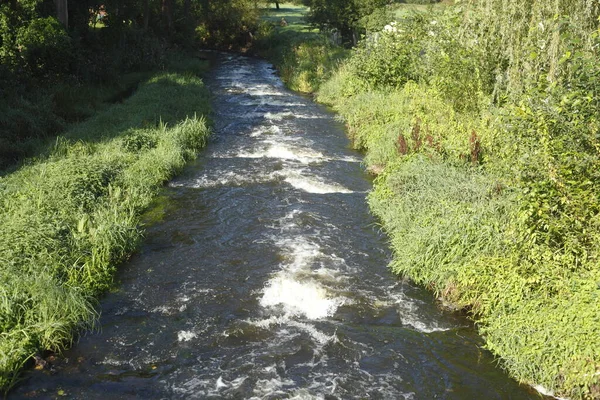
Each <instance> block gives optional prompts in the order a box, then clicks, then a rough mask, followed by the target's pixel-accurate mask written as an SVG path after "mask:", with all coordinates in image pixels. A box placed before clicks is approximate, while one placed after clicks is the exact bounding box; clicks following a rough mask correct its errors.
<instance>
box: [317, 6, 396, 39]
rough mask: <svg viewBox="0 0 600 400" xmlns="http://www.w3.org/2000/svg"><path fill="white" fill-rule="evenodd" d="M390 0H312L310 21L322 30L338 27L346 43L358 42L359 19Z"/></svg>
mask: <svg viewBox="0 0 600 400" xmlns="http://www.w3.org/2000/svg"><path fill="white" fill-rule="evenodd" d="M388 3H389V0H311V1H310V13H309V21H310V22H311V23H313V24H315V25H317V26H318V27H319V28H320V29H322V30H331V29H336V30H338V31H339V32H340V34H341V36H342V40H343V41H344V42H345V43H353V44H356V41H357V39H358V37H357V36H358V35H357V33H358V30H359V28H360V26H359V21H360V20H361V18H363V17H365V16H367V15H370V14H372V13H373V12H374V11H375V10H377V9H378V8H381V7H384V6H385V5H386V4H388Z"/></svg>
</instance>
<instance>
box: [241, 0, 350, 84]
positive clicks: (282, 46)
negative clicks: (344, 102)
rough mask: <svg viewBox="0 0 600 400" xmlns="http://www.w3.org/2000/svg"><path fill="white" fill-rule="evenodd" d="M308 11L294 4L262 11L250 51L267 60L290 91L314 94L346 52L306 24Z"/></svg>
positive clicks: (281, 5)
mask: <svg viewBox="0 0 600 400" xmlns="http://www.w3.org/2000/svg"><path fill="white" fill-rule="evenodd" d="M307 12H308V8H307V7H306V6H302V5H298V4H294V3H282V4H280V9H279V10H276V9H272V8H270V9H267V10H264V11H263V19H262V23H261V25H260V29H259V32H258V34H257V40H256V42H255V43H254V46H253V51H255V52H257V53H258V54H259V55H261V56H263V57H265V58H268V59H269V60H270V61H271V62H272V63H273V64H274V65H275V66H276V67H277V69H278V70H279V73H280V75H281V79H282V80H283V81H284V82H285V83H286V84H287V85H288V86H289V87H290V88H291V89H293V90H297V91H300V92H303V93H313V92H314V91H316V90H317V88H318V87H319V85H320V84H321V83H322V82H324V81H325V80H326V79H327V78H328V77H329V76H330V75H331V72H332V71H333V70H334V69H335V67H336V65H337V64H338V62H339V61H340V60H341V59H342V58H344V57H345V56H346V55H347V53H348V51H347V50H346V49H343V48H342V47H339V46H336V45H335V44H334V43H333V42H332V40H331V38H328V37H326V36H324V35H321V34H319V31H318V30H317V29H315V28H314V27H312V26H311V25H309V24H308V23H307V22H306V18H305V16H306V13H307ZM282 19H283V20H284V21H285V23H284V24H282Z"/></svg>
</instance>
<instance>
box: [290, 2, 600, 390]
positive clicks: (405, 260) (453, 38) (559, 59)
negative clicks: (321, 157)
mask: <svg viewBox="0 0 600 400" xmlns="http://www.w3.org/2000/svg"><path fill="white" fill-rule="evenodd" d="M513 3H514V4H512V3H511V4H512V6H511V7H512V8H510V9H508V11H507V10H506V9H504V8H502V6H501V5H500V4H501V2H499V1H496V0H486V1H483V2H478V3H476V2H474V3H472V4H471V3H468V2H467V3H464V2H463V3H460V4H459V5H457V6H452V7H449V8H447V9H446V10H443V12H435V11H434V13H433V14H429V13H414V12H412V11H411V12H410V13H406V12H402V13H401V15H400V17H401V18H400V20H399V21H398V22H397V23H395V24H390V25H389V26H388V27H387V28H386V29H385V30H384V31H382V32H381V33H380V34H379V35H378V36H377V37H376V39H371V40H366V41H363V42H362V43H361V44H359V46H358V47H357V48H355V49H354V50H353V51H352V52H351V55H350V57H348V58H347V59H346V60H345V61H343V62H342V63H341V64H340V65H339V68H337V69H336V71H335V72H334V73H330V74H329V75H326V77H327V79H325V81H323V80H319V81H318V84H317V85H315V86H316V87H318V90H317V98H318V100H319V101H321V102H324V103H327V104H330V105H332V106H333V107H334V108H335V109H336V111H338V112H339V113H340V115H341V116H342V117H343V119H344V120H345V122H346V124H347V127H348V134H349V136H350V137H351V139H352V141H353V144H354V146H355V147H356V148H357V149H360V150H363V151H365V154H366V156H365V164H366V166H367V168H368V169H369V170H371V171H373V172H374V173H376V174H377V175H378V176H377V178H376V180H375V185H374V189H373V191H372V193H371V194H370V195H369V205H370V207H371V210H372V211H373V213H375V214H376V215H377V216H378V217H379V218H380V220H381V221H382V224H383V226H384V228H385V230H386V231H387V233H388V235H389V237H390V243H391V246H392V248H393V250H394V260H393V262H392V263H391V268H392V270H393V271H394V272H395V273H397V274H400V275H403V276H406V277H409V278H410V279H412V280H414V281H415V282H418V283H420V284H422V285H424V286H426V287H428V288H430V289H431V290H433V291H434V292H435V293H436V294H437V295H438V296H439V297H440V298H442V299H444V300H445V301H446V302H448V303H450V304H453V305H454V306H455V307H459V308H463V309H466V310H469V311H470V313H471V315H472V317H473V319H474V320H475V321H476V323H477V326H478V327H479V330H480V332H481V333H482V335H483V336H484V338H485V339H486V344H487V347H488V348H489V349H490V350H491V351H492V352H493V353H494V354H496V355H497V356H498V357H499V358H500V359H501V361H502V364H501V365H503V366H504V367H505V368H506V369H507V370H508V371H509V373H510V374H511V375H512V376H513V377H515V378H516V379H517V380H519V381H521V382H525V383H528V384H531V385H534V386H537V385H541V386H543V387H544V388H546V389H547V390H548V391H551V392H553V393H555V394H556V395H560V396H567V397H571V398H586V399H595V398H600V350H599V349H600V286H599V282H600V267H599V264H598V259H599V256H600V254H599V253H600V246H598V243H600V228H599V227H600V225H598V219H599V215H600V214H599V211H600V198H599V197H598V195H597V190H596V189H595V188H597V187H598V185H599V184H600V177H599V175H598V173H597V171H598V170H600V169H599V167H600V147H599V146H598V142H597V135H598V121H597V109H598V107H599V106H600V95H599V93H600V87H599V82H600V81H599V80H598V79H597V77H598V76H599V75H598V74H599V72H598V64H597V62H595V61H594V60H597V59H598V56H599V55H598V48H599V46H598V40H599V37H600V31H598V22H597V19H596V17H597V15H596V16H595V14H594V13H597V12H598V10H597V9H592V8H585V7H587V6H586V4H587V5H589V4H591V3H589V2H585V1H582V2H575V3H576V4H575V3H573V4H571V3H569V1H566V0H565V1H557V2H555V3H556V4H554V3H553V5H552V6H550V5H549V4H548V3H545V2H536V1H530V2H529V3H532V4H529V3H527V4H524V3H519V2H513ZM588 3H589V4H588ZM553 7H554V8H553ZM556 7H558V8H556ZM557 9H559V11H560V12H561V13H563V14H564V15H566V14H570V17H564V18H562V19H561V18H556V17H555V14H554V13H555V12H557ZM532 10H533V11H532ZM590 10H592V11H590ZM593 10H595V11H593ZM594 21H596V22H594ZM498 35H500V36H501V37H502V39H499V37H500V36H498ZM298 47H299V46H298V45H296V46H295V48H298ZM296 54H297V55H298V54H299V53H298V52H296ZM298 56H299V57H300V58H303V56H301V55H298ZM288 65H289V66H290V68H292V69H294V68H295V69H296V71H297V72H295V73H294V72H291V73H289V75H292V76H294V74H298V73H299V72H300V71H302V70H303V69H304V68H305V67H302V65H303V62H302V60H299V61H295V62H293V63H289V64H288ZM311 65H312V68H318V67H316V65H319V64H318V60H311ZM320 65H321V66H327V65H328V64H327V63H325V62H322V63H321V64H320ZM328 68H329V67H326V68H325V69H326V70H328ZM288 82H289V81H288ZM291 86H292V87H295V86H294V85H293V84H292V85H291ZM315 86H312V88H314V87H315Z"/></svg>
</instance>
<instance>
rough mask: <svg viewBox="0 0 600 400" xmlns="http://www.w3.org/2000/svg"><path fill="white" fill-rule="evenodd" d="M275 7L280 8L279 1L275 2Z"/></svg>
mask: <svg viewBox="0 0 600 400" xmlns="http://www.w3.org/2000/svg"><path fill="white" fill-rule="evenodd" d="M275 8H277V9H278V10H279V2H278V1H276V2H275Z"/></svg>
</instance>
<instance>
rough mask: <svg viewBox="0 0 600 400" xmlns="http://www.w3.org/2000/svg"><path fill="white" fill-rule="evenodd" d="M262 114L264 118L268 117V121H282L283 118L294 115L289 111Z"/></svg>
mask: <svg viewBox="0 0 600 400" xmlns="http://www.w3.org/2000/svg"><path fill="white" fill-rule="evenodd" d="M264 116H265V119H268V120H269V121H283V120H284V119H290V118H294V117H295V115H294V113H293V112H291V111H284V112H278V113H272V112H268V113H265V114H264Z"/></svg>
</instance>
